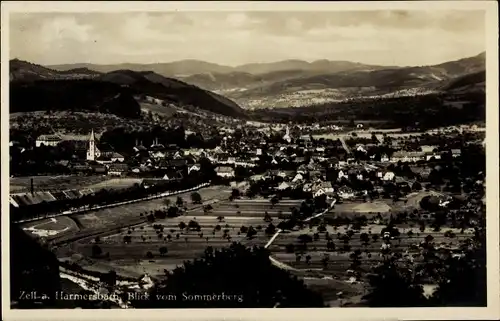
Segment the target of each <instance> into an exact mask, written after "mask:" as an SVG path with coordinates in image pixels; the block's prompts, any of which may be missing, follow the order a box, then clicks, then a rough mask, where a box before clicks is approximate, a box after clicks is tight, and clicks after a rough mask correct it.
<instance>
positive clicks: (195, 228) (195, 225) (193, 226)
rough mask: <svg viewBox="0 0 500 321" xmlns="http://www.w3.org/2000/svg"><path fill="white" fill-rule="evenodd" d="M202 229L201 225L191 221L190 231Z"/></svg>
mask: <svg viewBox="0 0 500 321" xmlns="http://www.w3.org/2000/svg"><path fill="white" fill-rule="evenodd" d="M199 228H200V224H199V223H198V222H196V221H194V220H191V221H189V223H188V229H190V230H198V229H199Z"/></svg>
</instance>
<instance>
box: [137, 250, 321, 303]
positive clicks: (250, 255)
mask: <svg viewBox="0 0 500 321" xmlns="http://www.w3.org/2000/svg"><path fill="white" fill-rule="evenodd" d="M269 255H270V252H269V251H268V250H267V249H265V248H263V247H253V248H246V247H245V246H243V245H241V244H236V243H233V244H232V245H231V246H229V247H228V248H225V249H219V250H213V251H212V252H211V253H210V254H209V253H205V254H204V255H203V256H202V258H201V259H198V260H194V261H190V262H185V263H184V265H183V266H181V267H179V268H177V269H175V270H174V271H173V272H172V273H171V275H169V277H168V280H164V281H163V280H162V281H159V282H158V284H156V285H155V286H154V287H153V288H152V289H151V290H150V292H149V294H150V295H149V299H148V300H134V301H132V302H131V304H132V306H133V307H135V308H208V307H211V308H236V307H239V308H272V307H275V306H276V305H277V304H279V306H280V307H282V308H292V307H323V306H324V303H323V300H322V298H321V296H320V295H319V294H317V293H315V292H313V291H311V290H309V289H308V288H307V287H306V286H305V284H304V283H303V281H301V280H299V279H297V278H294V277H292V276H291V275H290V273H289V272H287V271H284V270H281V269H279V268H277V267H275V266H274V265H273V264H271V261H270V260H269ZM241 275H245V278H241ZM185 280H190V281H189V282H186V281H185ZM214 288H222V289H224V292H225V293H226V294H227V295H235V298H236V299H235V300H215V301H213V300H161V297H162V295H164V294H173V295H177V296H178V297H182V293H186V292H187V293H211V292H210V291H213V289H214ZM264 293H265V295H263V294H264Z"/></svg>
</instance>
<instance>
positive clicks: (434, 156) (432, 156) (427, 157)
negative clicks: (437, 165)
mask: <svg viewBox="0 0 500 321" xmlns="http://www.w3.org/2000/svg"><path fill="white" fill-rule="evenodd" d="M431 159H436V160H437V159H441V155H440V154H436V153H426V154H425V160H426V161H430V160H431Z"/></svg>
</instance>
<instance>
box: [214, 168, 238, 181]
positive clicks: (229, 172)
mask: <svg viewBox="0 0 500 321" xmlns="http://www.w3.org/2000/svg"><path fill="white" fill-rule="evenodd" d="M215 173H216V174H217V176H220V177H223V178H231V177H234V176H235V173H234V168H232V167H229V166H218V167H217V168H215Z"/></svg>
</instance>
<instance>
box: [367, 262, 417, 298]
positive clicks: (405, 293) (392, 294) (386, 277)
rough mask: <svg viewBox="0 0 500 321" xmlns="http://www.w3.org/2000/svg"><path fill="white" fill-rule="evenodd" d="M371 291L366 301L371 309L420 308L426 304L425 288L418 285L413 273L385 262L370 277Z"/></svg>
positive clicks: (393, 263) (392, 263)
mask: <svg viewBox="0 0 500 321" xmlns="http://www.w3.org/2000/svg"><path fill="white" fill-rule="evenodd" d="M369 283H370V286H371V289H370V291H369V293H368V294H367V295H365V296H364V299H365V300H366V301H367V303H368V305H369V306H370V307H420V306H424V305H425V304H426V299H425V297H424V294H423V288H422V287H421V286H420V285H416V282H414V280H413V277H412V272H411V271H410V270H409V269H407V268H398V267H397V265H396V263H395V262H394V261H393V260H390V259H389V260H384V261H383V262H382V263H381V264H379V265H377V266H376V267H375V268H374V269H373V271H372V273H371V274H370V275H369Z"/></svg>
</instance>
